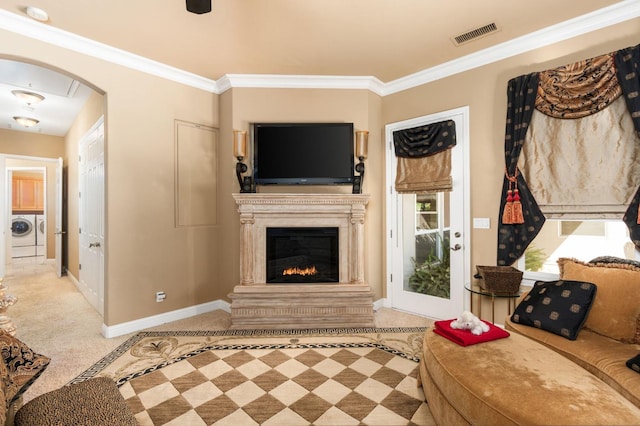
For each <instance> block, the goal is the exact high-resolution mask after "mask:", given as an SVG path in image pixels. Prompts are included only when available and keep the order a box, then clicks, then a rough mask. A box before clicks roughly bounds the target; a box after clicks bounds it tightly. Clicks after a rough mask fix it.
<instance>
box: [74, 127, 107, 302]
mask: <svg viewBox="0 0 640 426" xmlns="http://www.w3.org/2000/svg"><path fill="white" fill-rule="evenodd" d="M79 153H80V167H79V181H78V183H79V189H80V191H79V192H80V194H79V196H80V200H79V203H78V205H79V208H80V211H79V212H78V219H79V225H80V235H79V243H78V245H79V259H80V271H79V277H78V282H79V284H80V291H81V292H82V293H83V294H84V296H85V298H86V299H87V300H88V301H89V303H90V304H91V305H92V306H93V307H94V308H95V309H96V310H97V311H98V312H99V313H100V315H103V314H104V124H103V121H102V119H101V120H99V121H98V123H97V124H96V125H94V127H93V128H92V130H91V131H90V132H89V133H88V134H87V135H86V136H85V137H84V138H83V139H82V141H81V142H80V146H79Z"/></svg>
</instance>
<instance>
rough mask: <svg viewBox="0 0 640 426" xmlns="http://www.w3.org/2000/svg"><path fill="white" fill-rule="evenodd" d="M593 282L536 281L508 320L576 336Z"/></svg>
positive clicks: (583, 316)
mask: <svg viewBox="0 0 640 426" xmlns="http://www.w3.org/2000/svg"><path fill="white" fill-rule="evenodd" d="M595 294H596V286H595V285H593V284H591V283H587V282H582V281H568V280H559V281H548V282H545V281H536V283H535V284H534V285H533V288H532V289H531V291H529V294H527V295H526V296H525V297H524V298H523V299H522V301H521V302H520V304H519V305H518V306H517V307H516V309H515V311H514V312H513V315H511V321H513V322H515V323H518V324H523V325H529V326H532V327H536V328H540V329H542V330H546V331H548V332H550V333H554V334H557V335H559V336H562V337H565V338H567V339H569V340H576V338H577V337H578V332H579V331H580V329H581V328H582V325H583V324H584V321H585V319H586V317H587V314H588V313H589V309H590V308H591V304H592V302H593V298H594V296H595Z"/></svg>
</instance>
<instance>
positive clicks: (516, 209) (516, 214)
mask: <svg viewBox="0 0 640 426" xmlns="http://www.w3.org/2000/svg"><path fill="white" fill-rule="evenodd" d="M512 215H513V216H511V220H512V222H511V223H524V215H523V214H522V203H521V202H520V193H519V191H518V188H517V187H516V189H515V191H514V192H513V212H512Z"/></svg>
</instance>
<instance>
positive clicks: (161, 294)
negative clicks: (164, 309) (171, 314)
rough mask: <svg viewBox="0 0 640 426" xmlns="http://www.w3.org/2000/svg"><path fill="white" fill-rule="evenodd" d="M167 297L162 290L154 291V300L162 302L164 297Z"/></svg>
mask: <svg viewBox="0 0 640 426" xmlns="http://www.w3.org/2000/svg"><path fill="white" fill-rule="evenodd" d="M166 297H167V295H166V293H165V292H164V291H159V292H157V293H156V302H164V299H165V298H166Z"/></svg>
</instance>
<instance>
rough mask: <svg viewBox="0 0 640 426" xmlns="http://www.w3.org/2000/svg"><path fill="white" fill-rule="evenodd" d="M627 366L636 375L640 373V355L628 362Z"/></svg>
mask: <svg viewBox="0 0 640 426" xmlns="http://www.w3.org/2000/svg"><path fill="white" fill-rule="evenodd" d="M626 364H627V367H629V368H630V369H632V370H633V371H635V372H636V373H640V354H638V355H636V356H634V357H633V358H631V359H630V360H628V361H627V363H626Z"/></svg>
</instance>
